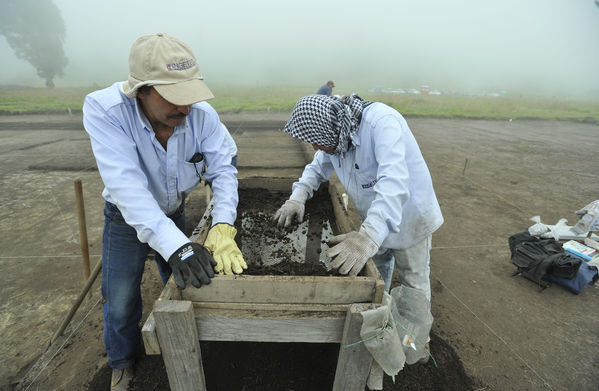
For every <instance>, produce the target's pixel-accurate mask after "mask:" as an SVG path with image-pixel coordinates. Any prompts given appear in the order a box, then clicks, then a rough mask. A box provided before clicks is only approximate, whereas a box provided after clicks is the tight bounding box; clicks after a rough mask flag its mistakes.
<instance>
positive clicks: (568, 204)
mask: <svg viewBox="0 0 599 391" xmlns="http://www.w3.org/2000/svg"><path fill="white" fill-rule="evenodd" d="M288 114H289V113H272V112H270V113H257V114H244V113H241V114H230V115H223V117H222V119H223V121H224V122H225V123H226V124H227V126H228V128H229V130H230V131H231V132H232V133H233V136H234V138H235V140H236V142H237V143H238V146H239V168H240V174H239V175H240V177H252V176H277V177H297V176H299V175H300V173H301V169H302V167H303V165H304V164H305V160H304V156H303V153H302V151H301V148H298V146H297V143H294V142H293V140H291V139H290V138H289V137H288V136H286V135H284V134H283V133H282V132H280V131H278V129H280V127H281V125H282V124H283V122H284V121H285V119H286V118H287V117H288ZM408 123H409V124H410V126H411V128H412V131H413V132H414V134H415V136H416V139H417V140H418V142H419V144H420V147H421V149H422V152H423V154H424V157H425V159H426V160H427V163H428V165H429V168H430V170H431V173H432V176H433V181H434V185H435V190H436V192H437V197H438V199H439V202H440V204H441V208H442V211H443V214H444V217H445V224H444V225H443V226H442V227H441V228H440V229H439V231H437V233H435V235H434V236H433V249H432V252H431V269H432V275H431V284H432V290H433V292H432V309H433V315H434V317H435V323H434V324H433V335H432V347H431V349H432V353H433V357H434V358H436V359H437V360H436V361H437V364H438V366H435V365H434V363H432V361H431V362H429V363H428V364H427V365H426V366H419V367H416V366H413V367H409V368H407V369H406V370H404V371H402V373H401V374H400V377H401V376H403V377H404V378H405V379H406V383H405V384H406V385H405V386H404V387H403V388H401V389H424V388H422V386H421V384H422V383H424V382H422V380H421V379H422V378H423V376H424V377H426V378H427V379H440V383H438V384H432V382H429V383H431V384H430V385H431V387H436V388H427V389H438V390H448V389H456V390H457V389H475V390H566V389H576V390H595V389H597V388H599V386H598V385H597V375H598V374H599V350H598V349H597V346H599V334H598V333H597V331H596V327H597V321H596V319H597V315H596V314H597V312H598V310H599V301H598V300H597V299H598V296H599V287H598V286H589V287H587V288H586V289H585V290H584V291H583V292H582V293H581V294H580V295H574V294H572V293H570V292H568V291H566V290H564V289H562V288H560V287H558V286H552V287H550V288H548V289H546V290H544V291H542V292H539V290H538V289H537V286H536V285H535V284H534V283H532V282H530V281H528V280H526V279H523V278H520V277H512V273H513V272H514V270H515V267H514V266H513V265H512V264H511V263H510V259H509V248H508V245H507V238H508V237H509V236H510V235H512V234H514V233H516V232H519V231H523V230H525V229H526V228H528V226H530V225H531V224H532V222H531V221H530V220H529V218H530V217H532V216H536V215H539V216H541V219H542V221H543V222H545V223H548V224H554V223H555V222H557V221H558V220H559V219H560V218H562V217H564V218H567V219H568V220H570V223H571V224H572V223H574V222H575V221H576V217H575V215H574V211H575V210H577V209H579V208H581V207H583V206H584V205H586V204H587V203H589V202H591V201H593V200H595V199H599V174H598V172H597V164H596V162H597V159H596V157H595V155H596V151H597V146H598V145H599V143H598V142H597V137H598V135H599V127H598V126H596V125H592V124H578V123H571V122H556V121H484V120H443V119H408ZM0 140H1V142H0V151H1V154H0V159H1V162H2V166H1V168H0V184H1V185H2V186H0V202H1V205H2V208H0V267H1V268H2V270H3V273H2V277H0V284H1V286H2V288H1V293H2V294H1V295H0V341H2V343H1V344H0V353H1V354H0V389H2V390H4V389H6V390H10V389H13V388H18V389H23V390H80V389H107V384H108V378H109V369H108V368H107V367H106V362H107V358H106V355H105V353H104V349H103V344H102V310H101V308H102V307H101V297H100V292H99V284H98V282H96V283H95V284H94V286H93V288H92V295H91V298H89V299H88V300H86V301H84V303H83V304H82V306H81V308H80V309H79V311H78V312H77V314H76V316H75V317H74V319H73V321H72V322H71V324H70V325H69V327H68V328H67V329H66V331H65V334H64V336H62V337H60V338H58V339H57V340H56V341H55V342H54V343H53V344H52V345H51V346H48V343H49V341H50V338H51V337H52V335H53V334H54V332H55V331H56V329H57V328H58V326H59V325H60V323H61V322H62V320H63V319H64V317H65V316H66V314H67V313H68V311H69V309H70V308H71V306H72V304H73V302H74V301H75V299H76V297H77V295H78V294H79V291H80V290H81V287H82V285H83V281H82V280H83V277H82V270H81V269H82V268H81V256H80V246H79V234H78V225H77V212H76V207H75V202H74V191H73V181H74V180H76V179H81V180H82V182H83V190H84V197H85V208H86V217H87V232H88V237H89V244H90V254H91V261H92V267H93V265H94V264H95V263H96V262H97V261H98V260H99V259H100V254H101V232H102V227H103V217H102V208H103V200H102V198H101V191H102V187H103V186H102V183H101V180H100V177H99V175H98V172H97V170H96V169H95V162H94V159H93V156H92V154H91V148H90V146H89V141H88V139H87V136H86V133H85V132H84V131H83V130H82V127H81V118H80V116H77V115H74V116H20V117H12V116H10V117H9V116H6V117H2V116H0ZM290 140H291V141H290ZM204 206H205V193H204V189H199V190H198V191H196V192H194V193H193V194H192V196H191V197H190V199H189V203H188V208H187V214H188V228H189V229H192V228H193V225H194V219H195V222H197V221H199V217H200V216H201V214H202V213H203V208H204ZM142 288H143V292H142V293H143V297H144V303H145V304H146V305H145V307H144V318H145V317H146V316H147V314H148V313H149V311H150V310H151V303H152V302H153V300H155V299H156V297H157V296H158V295H159V294H160V291H161V286H160V281H159V277H158V275H157V273H156V272H155V270H154V267H153V265H152V264H151V262H148V264H147V267H146V273H145V275H144V280H143V282H142ZM267 345H269V346H267ZM270 345H272V346H270ZM284 345H287V346H284ZM315 345H316V346H311V345H310V344H249V343H247V344H246V343H243V344H239V343H236V344H229V343H213V344H212V345H209V344H203V345H202V355H203V357H204V359H205V360H206V362H205V366H206V379H207V382H208V384H209V386H211V388H210V389H246V390H249V389H256V390H269V389H280V390H301V389H323V390H326V389H328V388H329V386H328V385H327V384H330V383H326V381H323V382H320V383H312V382H313V381H314V380H313V379H314V376H320V377H319V379H327V376H329V378H330V376H332V375H331V373H332V371H334V365H335V364H334V360H335V359H336V354H337V352H338V346H335V345H330V344H315ZM303 357H306V358H309V359H303ZM314 357H318V358H319V359H322V362H317V361H315V360H314ZM234 360H240V361H234ZM142 362H143V363H144V365H147V368H146V370H145V372H144V371H142V373H147V374H150V375H151V376H150V375H148V376H146V377H144V378H142V379H138V381H140V382H141V381H145V380H147V381H148V383H143V385H142V383H140V386H139V387H140V388H136V389H149V390H152V389H155V390H163V389H168V382H167V380H166V377H165V373H164V367H163V365H162V362H161V359H160V357H155V356H148V357H145V358H143V359H142ZM250 364H256V365H257V366H258V368H260V367H261V368H267V369H270V370H272V371H273V372H272V373H275V374H278V375H279V376H277V382H274V383H273V378H272V377H270V378H268V377H266V376H267V375H268V373H263V372H260V371H258V370H256V366H255V365H250ZM331 368H332V369H331ZM462 371H463V372H462ZM414 374H416V376H414ZM410 376H412V377H410ZM232 379H238V380H239V382H238V383H235V384H233V383H231V384H229V383H227V381H233V380H232ZM279 381H280V382H279ZM419 381H420V383H419ZM236 385H241V386H240V387H237V386H236ZM452 385H462V387H463V388H459V387H458V388H454V387H453V386H452ZM270 386H273V387H274V388H268V387H270ZM396 386H397V385H395V386H394V385H392V384H391V383H390V378H386V379H385V389H386V390H392V389H400V388H394V387H396ZM136 387H137V386H136ZM302 387H305V388H302Z"/></svg>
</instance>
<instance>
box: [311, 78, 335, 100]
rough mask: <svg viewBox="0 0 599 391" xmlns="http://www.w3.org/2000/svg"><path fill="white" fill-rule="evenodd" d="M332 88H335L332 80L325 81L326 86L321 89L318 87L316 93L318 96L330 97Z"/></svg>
mask: <svg viewBox="0 0 599 391" xmlns="http://www.w3.org/2000/svg"><path fill="white" fill-rule="evenodd" d="M333 88H335V83H333V81H332V80H329V81H327V84H324V85H323V86H322V87H320V88H319V89H318V91H317V92H316V93H317V94H318V95H326V96H331V95H332V94H333ZM312 91H314V90H312Z"/></svg>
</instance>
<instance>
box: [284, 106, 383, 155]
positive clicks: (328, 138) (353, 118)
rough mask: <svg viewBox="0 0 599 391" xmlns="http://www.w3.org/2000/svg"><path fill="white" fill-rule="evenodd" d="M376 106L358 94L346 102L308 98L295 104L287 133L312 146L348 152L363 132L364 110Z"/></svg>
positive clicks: (287, 125)
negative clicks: (356, 136)
mask: <svg viewBox="0 0 599 391" xmlns="http://www.w3.org/2000/svg"><path fill="white" fill-rule="evenodd" d="M372 103H373V102H370V101H366V100H363V99H362V98H360V97H359V96H358V95H356V94H352V95H350V96H346V97H344V98H343V99H339V98H335V97H331V96H327V95H308V96H304V97H303V98H301V99H300V100H299V101H298V102H297V103H296V104H295V107H294V108H293V112H292V113H291V118H289V121H287V124H286V125H285V127H284V128H283V131H284V132H285V133H289V134H290V135H291V136H293V137H295V138H299V139H300V140H302V141H305V142H307V143H310V144H317V145H322V146H324V147H332V148H335V154H341V153H345V152H347V150H348V149H349V147H350V140H351V136H353V135H354V134H355V133H356V132H357V131H358V129H360V121H361V120H362V111H363V110H364V108H365V107H366V106H368V105H370V104H372Z"/></svg>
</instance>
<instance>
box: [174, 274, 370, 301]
mask: <svg viewBox="0 0 599 391" xmlns="http://www.w3.org/2000/svg"><path fill="white" fill-rule="evenodd" d="M181 296H182V298H183V300H191V301H197V302H200V301H201V302H228V303H289V304H294V303H297V304H301V303H305V304H352V303H369V302H372V300H373V298H374V296H375V280H374V279H372V278H370V277H360V276H358V277H322V276H249V275H243V274H242V275H217V276H215V277H214V278H213V279H212V282H211V283H210V285H205V286H203V287H201V288H194V287H192V286H190V287H187V288H186V289H185V290H183V291H181Z"/></svg>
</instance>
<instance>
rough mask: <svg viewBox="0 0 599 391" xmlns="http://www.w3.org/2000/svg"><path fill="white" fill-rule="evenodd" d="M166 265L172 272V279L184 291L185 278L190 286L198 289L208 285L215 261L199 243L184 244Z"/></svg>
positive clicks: (212, 275) (212, 274)
mask: <svg viewBox="0 0 599 391" xmlns="http://www.w3.org/2000/svg"><path fill="white" fill-rule="evenodd" d="M168 264H169V265H170V267H171V270H172V271H173V277H174V278H175V282H176V283H177V286H178V287H179V288H180V289H185V280H184V278H183V277H185V278H187V279H188V280H189V281H190V282H191V285H193V286H195V287H196V288H200V287H201V286H202V285H208V284H210V279H211V278H212V277H214V270H213V268H214V266H216V261H215V260H214V258H212V255H210V253H209V252H208V250H206V249H205V248H204V246H202V245H201V244H199V243H192V242H189V243H186V244H184V245H183V246H181V247H179V249H178V250H177V251H175V252H174V253H173V255H171V256H170V258H169V259H168Z"/></svg>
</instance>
